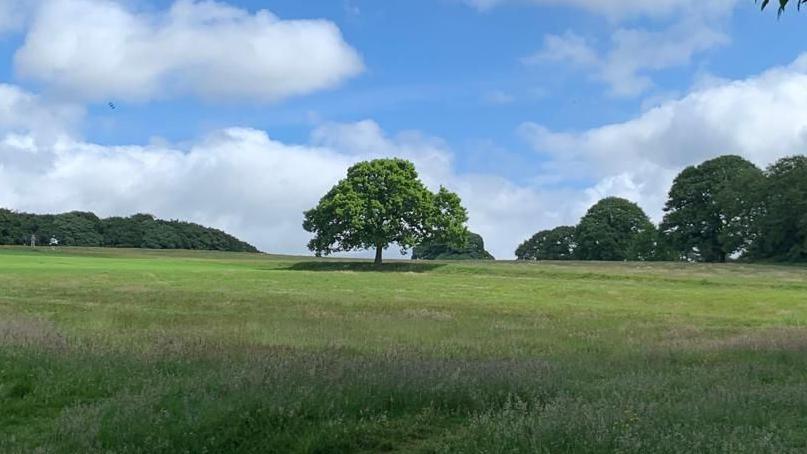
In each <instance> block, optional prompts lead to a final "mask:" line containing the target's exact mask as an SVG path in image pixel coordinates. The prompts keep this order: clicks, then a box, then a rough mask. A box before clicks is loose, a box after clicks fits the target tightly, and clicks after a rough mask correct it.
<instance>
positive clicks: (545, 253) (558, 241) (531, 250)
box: [516, 226, 577, 260]
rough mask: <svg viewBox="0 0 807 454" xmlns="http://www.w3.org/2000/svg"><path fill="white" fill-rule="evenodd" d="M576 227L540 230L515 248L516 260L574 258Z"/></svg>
mask: <svg viewBox="0 0 807 454" xmlns="http://www.w3.org/2000/svg"><path fill="white" fill-rule="evenodd" d="M576 230H577V229H576V228H575V227H570V226H561V227H556V228H554V229H552V230H542V231H540V232H538V233H536V234H535V235H533V236H532V238H530V239H528V240H527V241H525V242H523V243H521V245H520V246H519V247H518V249H516V258H518V260H574V259H575V258H576V255H575V253H576V250H577V235H576Z"/></svg>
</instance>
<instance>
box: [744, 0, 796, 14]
mask: <svg viewBox="0 0 807 454" xmlns="http://www.w3.org/2000/svg"><path fill="white" fill-rule="evenodd" d="M755 1H756V0H755ZM770 2H771V0H762V9H763V10H764V9H765V8H767V6H768V4H769V3H770ZM788 3H790V1H789V0H779V14H780V15H781V14H782V13H784V12H785V8H787V5H788ZM795 3H796V8H797V9H801V5H802V4H804V3H807V0H795Z"/></svg>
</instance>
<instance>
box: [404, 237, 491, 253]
mask: <svg viewBox="0 0 807 454" xmlns="http://www.w3.org/2000/svg"><path fill="white" fill-rule="evenodd" d="M412 260H494V257H493V255H491V254H490V252H488V251H486V250H485V240H483V239H482V236H481V235H479V234H476V233H473V232H469V233H468V240H467V242H466V243H465V245H464V246H462V247H454V246H451V245H449V244H446V243H443V242H434V241H426V242H424V243H420V244H418V245H417V246H415V247H414V248H412Z"/></svg>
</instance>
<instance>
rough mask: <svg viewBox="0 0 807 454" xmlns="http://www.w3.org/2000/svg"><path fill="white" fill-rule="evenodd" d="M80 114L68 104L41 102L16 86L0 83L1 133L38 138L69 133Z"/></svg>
mask: <svg viewBox="0 0 807 454" xmlns="http://www.w3.org/2000/svg"><path fill="white" fill-rule="evenodd" d="M82 115H83V109H81V108H80V107H78V106H75V105H71V104H54V103H47V102H44V101H43V100H42V99H41V98H40V97H39V96H36V95H33V94H31V93H28V92H26V91H24V90H22V89H20V88H19V87H17V86H15V85H9V84H3V83H0V132H3V131H5V132H28V131H34V132H35V133H36V135H37V137H39V138H40V139H45V138H50V139H53V138H55V137H57V136H60V135H64V134H67V133H69V132H70V131H72V130H73V129H74V128H75V125H76V123H77V122H78V121H79V119H80V118H81V116H82Z"/></svg>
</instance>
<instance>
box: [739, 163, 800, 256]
mask: <svg viewBox="0 0 807 454" xmlns="http://www.w3.org/2000/svg"><path fill="white" fill-rule="evenodd" d="M759 192H760V193H761V194H762V207H763V209H762V213H761V215H760V216H759V218H758V220H757V222H756V225H755V231H756V234H757V239H756V241H755V242H754V245H753V247H752V249H751V254H750V255H751V258H756V259H766V260H770V259H773V260H787V261H799V262H804V261H807V156H791V157H787V158H783V159H780V160H779V161H777V162H776V163H775V164H773V165H771V166H770V167H768V169H767V170H766V171H765V182H764V187H763V189H762V190H761V191H759Z"/></svg>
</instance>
